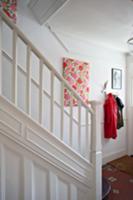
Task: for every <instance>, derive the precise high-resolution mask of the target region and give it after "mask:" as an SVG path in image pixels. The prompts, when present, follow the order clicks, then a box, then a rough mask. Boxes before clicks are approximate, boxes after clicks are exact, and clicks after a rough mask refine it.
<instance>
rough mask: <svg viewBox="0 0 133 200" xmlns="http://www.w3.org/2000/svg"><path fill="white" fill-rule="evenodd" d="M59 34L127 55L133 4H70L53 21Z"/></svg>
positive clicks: (121, 0)
mask: <svg viewBox="0 0 133 200" xmlns="http://www.w3.org/2000/svg"><path fill="white" fill-rule="evenodd" d="M48 22H49V24H50V25H51V26H52V28H53V29H54V30H56V31H59V32H62V33H68V34H70V35H72V36H74V37H76V38H80V39H84V40H86V41H91V42H94V43H95V44H96V43H97V44H100V45H104V46H105V45H106V46H108V47H113V48H116V49H119V50H121V51H127V50H128V49H127V43H126V42H127V40H128V39H129V37H130V36H131V35H133V1H132V0H69V1H68V3H67V4H66V5H65V6H64V7H63V8H62V9H60V10H59V12H57V13H56V15H54V17H52V18H51V19H50V20H49V21H48Z"/></svg>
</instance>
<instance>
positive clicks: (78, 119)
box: [0, 13, 101, 200]
mask: <svg viewBox="0 0 133 200" xmlns="http://www.w3.org/2000/svg"><path fill="white" fill-rule="evenodd" d="M64 88H67V90H68V91H69V93H70V94H71V96H72V97H73V98H75V99H76V100H77V102H78V105H77V106H73V105H72V100H71V103H70V105H69V106H67V107H66V106H64ZM0 101H1V103H2V102H3V101H5V102H7V103H9V104H10V105H11V106H15V108H17V109H18V110H19V112H21V113H23V114H24V115H25V119H27V120H32V123H33V122H34V123H35V124H36V126H40V127H41V129H39V130H40V131H42V130H43V129H44V130H47V132H48V133H49V134H50V135H51V136H52V137H53V136H54V137H55V138H56V139H57V140H58V142H62V144H63V145H64V146H65V148H69V150H71V151H73V153H75V156H79V158H80V159H81V158H82V159H83V160H84V162H87V163H88V164H90V165H89V166H90V168H91V170H92V174H93V175H94V181H92V185H93V199H94V200H95V199H97V200H98V199H100V196H101V171H100V170H101V135H100V127H99V125H100V122H99V118H100V116H99V113H100V111H98V109H97V108H98V107H99V106H98V105H97V103H94V102H93V104H92V105H90V106H89V107H88V105H86V104H85V103H84V102H83V101H82V99H81V98H80V96H78V94H77V93H76V92H75V91H74V90H73V89H72V88H71V87H70V86H69V84H68V83H67V82H66V81H65V80H64V78H63V77H62V76H61V75H60V74H59V73H58V72H57V71H56V70H55V69H54V67H53V66H52V65H51V64H50V63H49V62H48V61H47V60H46V59H45V58H44V56H43V55H42V54H41V53H40V52H39V51H38V50H37V49H36V47H35V46H34V45H33V44H32V43H31V42H30V41H29V40H28V39H27V37H26V36H25V35H24V34H23V33H22V32H21V31H20V30H19V29H18V28H17V26H16V25H14V24H13V23H12V22H11V21H10V20H9V19H8V18H7V17H6V16H5V15H4V14H3V13H1V18H0ZM4 105H5V104H4ZM11 110H12V109H11ZM24 121H25V120H24V119H22V123H23V124H24V123H25V122H24ZM30 123H31V122H30ZM23 130H24V128H23ZM33 133H34V130H33ZM24 134H25V133H24V132H23V133H22V135H24ZM51 136H50V137H51ZM29 137H30V135H29ZM40 139H41V138H40ZM38 141H39V140H38ZM42 143H43V142H42ZM42 143H41V140H40V144H42ZM44 144H45V143H44ZM57 146H58V144H57ZM92 180H93V178H92ZM96 193H97V195H96ZM75 199H76V198H75Z"/></svg>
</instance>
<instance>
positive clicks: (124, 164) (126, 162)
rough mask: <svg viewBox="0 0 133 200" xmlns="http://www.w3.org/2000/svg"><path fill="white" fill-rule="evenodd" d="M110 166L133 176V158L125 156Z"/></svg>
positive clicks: (112, 162)
mask: <svg viewBox="0 0 133 200" xmlns="http://www.w3.org/2000/svg"><path fill="white" fill-rule="evenodd" d="M109 164H110V165H112V166H114V167H115V168H117V169H118V170H120V171H123V172H125V173H127V174H130V175H132V176H133V157H130V156H123V157H121V158H119V159H116V160H114V161H111V162H110V163H109Z"/></svg>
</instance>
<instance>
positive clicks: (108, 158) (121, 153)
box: [102, 149, 127, 165]
mask: <svg viewBox="0 0 133 200" xmlns="http://www.w3.org/2000/svg"><path fill="white" fill-rule="evenodd" d="M124 155H127V150H126V149H123V150H121V151H118V152H116V153H112V154H109V155H106V156H104V157H103V159H102V163H103V165H105V164H106V163H108V162H110V161H112V160H115V159H117V158H120V157H122V156H124Z"/></svg>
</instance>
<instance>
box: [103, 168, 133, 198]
mask: <svg viewBox="0 0 133 200" xmlns="http://www.w3.org/2000/svg"><path fill="white" fill-rule="evenodd" d="M103 177H105V178H106V179H107V181H108V182H109V183H110V185H111V192H110V194H109V198H108V200H133V176H132V175H129V174H126V173H124V172H122V171H119V170H118V169H117V168H115V167H113V166H112V165H109V164H107V165H105V166H104V167H103Z"/></svg>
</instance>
